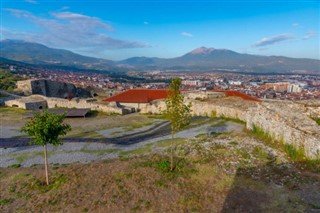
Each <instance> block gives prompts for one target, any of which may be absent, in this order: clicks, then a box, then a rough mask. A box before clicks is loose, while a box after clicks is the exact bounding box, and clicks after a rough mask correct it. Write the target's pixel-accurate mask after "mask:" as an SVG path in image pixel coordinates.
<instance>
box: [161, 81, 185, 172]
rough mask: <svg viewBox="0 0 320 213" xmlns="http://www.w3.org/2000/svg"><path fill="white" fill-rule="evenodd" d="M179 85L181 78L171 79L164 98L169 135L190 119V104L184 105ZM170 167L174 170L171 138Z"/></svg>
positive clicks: (172, 134)
mask: <svg viewBox="0 0 320 213" xmlns="http://www.w3.org/2000/svg"><path fill="white" fill-rule="evenodd" d="M180 85H181V79H180V78H175V79H172V81H171V83H170V87H169V89H168V98H167V99H166V100H165V103H166V110H165V111H164V112H163V114H164V115H165V117H166V118H167V119H168V120H169V121H170V123H171V136H172V139H173V138H174V135H175V134H176V133H177V132H178V131H180V130H181V129H183V128H184V127H186V126H188V125H189V124H190V120H191V104H189V105H186V104H185V103H184V97H183V95H181V93H180V90H179V87H180ZM170 168H171V171H173V170H174V166H173V140H172V143H171V155H170Z"/></svg>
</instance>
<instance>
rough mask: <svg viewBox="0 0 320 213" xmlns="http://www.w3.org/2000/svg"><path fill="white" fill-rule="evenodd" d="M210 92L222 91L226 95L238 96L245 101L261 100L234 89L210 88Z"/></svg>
mask: <svg viewBox="0 0 320 213" xmlns="http://www.w3.org/2000/svg"><path fill="white" fill-rule="evenodd" d="M212 92H223V93H225V94H226V96H227V97H230V96H235V97H239V98H242V99H244V100H247V101H259V102H260V101H261V100H260V99H258V98H255V97H252V96H250V95H247V94H244V93H242V92H239V91H235V90H212Z"/></svg>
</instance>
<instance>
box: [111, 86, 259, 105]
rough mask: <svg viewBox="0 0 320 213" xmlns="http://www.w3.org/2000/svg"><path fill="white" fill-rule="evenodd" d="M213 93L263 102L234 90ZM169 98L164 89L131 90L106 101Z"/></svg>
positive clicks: (128, 101)
mask: <svg viewBox="0 0 320 213" xmlns="http://www.w3.org/2000/svg"><path fill="white" fill-rule="evenodd" d="M212 92H222V93H225V94H226V96H227V97H230V96H236V97H240V98H242V99H244V100H249V101H261V100H259V99H258V98H254V97H252V96H249V95H247V94H244V93H241V92H239V91H234V90H213V91H212ZM167 97H168V93H167V90H164V89H162V90H160V89H159V90H157V89H131V90H127V91H124V92H122V93H119V94H117V95H115V96H112V97H109V98H107V99H105V101H108V102H119V103H150V102H151V101H154V100H158V99H164V98H167Z"/></svg>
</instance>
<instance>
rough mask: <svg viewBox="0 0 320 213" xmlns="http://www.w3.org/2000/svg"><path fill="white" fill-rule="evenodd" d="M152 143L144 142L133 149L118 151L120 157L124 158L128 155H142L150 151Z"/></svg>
mask: <svg viewBox="0 0 320 213" xmlns="http://www.w3.org/2000/svg"><path fill="white" fill-rule="evenodd" d="M152 145H153V144H146V145H144V146H142V147H140V148H138V149H133V150H129V151H122V152H120V153H119V157H120V158H124V157H127V156H130V155H144V154H146V153H150V152H151V151H152Z"/></svg>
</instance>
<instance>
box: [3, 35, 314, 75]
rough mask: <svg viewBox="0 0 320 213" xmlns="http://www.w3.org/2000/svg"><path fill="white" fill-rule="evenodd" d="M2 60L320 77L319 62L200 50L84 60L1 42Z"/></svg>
mask: <svg viewBox="0 0 320 213" xmlns="http://www.w3.org/2000/svg"><path fill="white" fill-rule="evenodd" d="M0 57H2V58H6V59H10V60H15V61H20V62H25V63H29V64H38V65H39V64H40V65H55V66H64V67H65V66H69V67H75V68H81V69H96V70H106V71H110V70H120V69H122V70H123V69H124V70H128V71H129V70H150V69H161V70H176V71H179V70H181V71H213V70H225V71H240V72H249V73H250V72H258V73H269V72H272V73H306V72H313V73H315V72H316V73H320V60H316V59H306V58H289V57H283V56H260V55H250V54H242V53H238V52H235V51H232V50H227V49H214V48H206V47H200V48H197V49H195V50H193V51H191V52H189V53H187V54H185V55H182V56H180V57H176V58H169V59H164V58H156V57H132V58H128V59H125V60H122V61H112V60H107V59H100V58H94V57H87V56H82V55H79V54H76V53H73V52H71V51H68V50H63V49H54V48H49V47H47V46H45V45H42V44H38V43H32V42H26V41H21V40H2V41H0Z"/></svg>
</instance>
